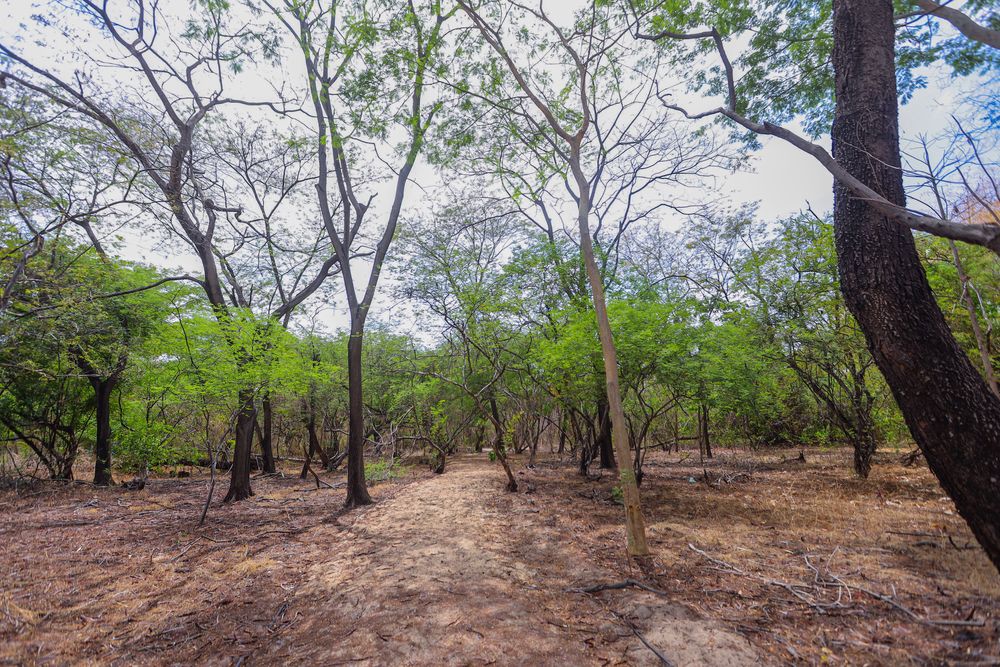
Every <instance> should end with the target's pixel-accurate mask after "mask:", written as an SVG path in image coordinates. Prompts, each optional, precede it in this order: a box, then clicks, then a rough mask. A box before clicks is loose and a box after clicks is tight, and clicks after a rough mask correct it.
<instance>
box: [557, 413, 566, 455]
mask: <svg viewBox="0 0 1000 667" xmlns="http://www.w3.org/2000/svg"><path fill="white" fill-rule="evenodd" d="M566 426H567V424H566V411H565V410H564V409H562V408H560V410H559V448H558V449H557V450H556V453H557V454H559V455H562V454H563V453H564V452H565V451H566Z"/></svg>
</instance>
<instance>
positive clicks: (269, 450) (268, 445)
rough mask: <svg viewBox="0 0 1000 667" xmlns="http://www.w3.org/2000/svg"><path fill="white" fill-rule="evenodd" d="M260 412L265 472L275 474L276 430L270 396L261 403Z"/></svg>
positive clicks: (261, 446) (266, 396)
mask: <svg viewBox="0 0 1000 667" xmlns="http://www.w3.org/2000/svg"><path fill="white" fill-rule="evenodd" d="M260 411H261V413H262V415H263V421H264V425H263V427H262V428H261V433H260V452H261V454H263V456H264V472H265V473H269V474H273V473H274V472H275V467H274V445H273V440H272V435H271V434H272V433H273V428H274V414H273V409H272V407H271V396H270V394H265V395H264V399H263V400H262V401H261V403H260Z"/></svg>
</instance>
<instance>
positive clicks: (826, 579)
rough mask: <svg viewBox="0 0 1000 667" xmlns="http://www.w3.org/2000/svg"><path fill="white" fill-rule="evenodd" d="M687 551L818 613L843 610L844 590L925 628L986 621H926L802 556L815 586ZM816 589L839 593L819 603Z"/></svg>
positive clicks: (907, 608)
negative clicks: (785, 594)
mask: <svg viewBox="0 0 1000 667" xmlns="http://www.w3.org/2000/svg"><path fill="white" fill-rule="evenodd" d="M688 548H689V549H690V550H691V551H693V552H695V553H696V554H698V555H699V556H702V557H703V558H705V559H706V560H708V561H710V562H712V563H713V564H715V565H716V566H718V567H719V568H721V569H722V570H723V571H725V572H728V573H729V574H738V575H741V576H744V577H747V578H750V579H756V580H757V581H760V582H762V583H765V584H767V585H769V586H778V587H780V588H784V589H785V590H786V591H788V592H790V593H792V594H793V595H794V596H795V597H796V598H798V599H799V600H801V601H802V602H804V603H805V604H808V605H809V606H810V607H812V608H814V609H816V610H817V611H818V612H819V613H826V610H828V609H831V608H837V607H844V606H845V605H844V604H842V603H841V597H842V593H843V592H844V591H846V592H847V594H848V596H849V597H850V595H851V592H852V591H857V592H860V593H864V594H866V595H868V596H870V597H873V598H875V599H876V600H879V601H880V602H884V603H885V604H887V605H889V606H890V607H892V608H894V609H896V610H898V611H901V612H903V613H904V614H906V615H907V616H909V617H910V618H911V619H913V620H914V621H916V622H918V623H923V624H924V625H935V626H950V627H956V626H957V627H982V626H984V625H985V624H986V622H985V621H981V620H980V621H972V620H965V621H961V620H952V619H946V618H942V619H936V618H925V617H923V616H921V615H920V614H918V613H916V612H915V611H913V610H912V609H910V608H909V607H907V606H905V605H903V604H900V603H899V602H897V601H896V600H895V599H893V598H892V597H890V596H888V595H883V594H881V593H877V592H875V591H873V590H872V589H870V588H866V587H864V586H858V585H857V584H848V583H847V582H845V581H844V580H843V579H841V578H840V577H837V576H835V575H830V574H827V575H823V574H821V573H820V571H819V569H817V568H816V567H815V566H814V565H813V564H812V563H811V562H810V560H809V557H808V556H805V557H804V558H805V562H806V565H807V566H808V567H809V569H811V570H812V571H813V573H814V583H813V584H804V583H789V582H786V581H780V580H777V579H770V578H768V577H765V576H763V575H760V574H756V573H753V572H746V571H745V570H741V569H740V568H738V567H736V566H735V565H732V564H731V563H727V562H726V561H724V560H719V559H718V558H715V557H714V556H711V555H709V554H708V553H706V552H704V551H702V550H701V549H699V548H698V547H696V546H694V545H693V544H688ZM834 553H836V550H834ZM830 558H833V554H831V556H830ZM827 569H829V562H828V563H827ZM817 587H820V588H836V589H837V591H838V595H837V600H836V601H834V602H832V603H827V602H818V601H817V600H816V596H815V594H814V593H813V594H811V593H810V589H811V590H812V591H813V592H815V589H816V588H817Z"/></svg>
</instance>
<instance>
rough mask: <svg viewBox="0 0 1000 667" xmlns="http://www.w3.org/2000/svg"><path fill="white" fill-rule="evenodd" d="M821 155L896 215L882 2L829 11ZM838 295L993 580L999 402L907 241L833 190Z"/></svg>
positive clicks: (893, 98)
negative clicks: (827, 129) (829, 147)
mask: <svg viewBox="0 0 1000 667" xmlns="http://www.w3.org/2000/svg"><path fill="white" fill-rule="evenodd" d="M833 8H834V11H833V38H834V39H833V66H834V71H835V75H836V117H835V120H834V124H833V131H832V138H833V152H834V157H835V158H836V159H837V161H838V162H839V163H840V164H841V165H843V166H844V167H845V168H846V169H847V170H848V171H849V172H850V173H851V174H852V175H854V176H855V177H857V178H859V179H861V180H862V181H863V182H864V183H865V184H867V185H868V186H870V187H872V188H873V189H875V190H876V191H878V192H879V193H880V194H881V195H883V196H884V197H886V198H887V199H889V200H890V201H892V202H895V203H897V204H899V205H902V204H903V203H904V201H905V198H904V194H903V179H902V172H901V169H900V155H899V129H898V128H899V125H898V99H897V93H896V70H895V57H894V48H895V26H894V24H893V7H892V2H891V0H834V3H833ZM834 229H835V235H836V245H837V258H838V266H839V269H840V284H841V290H842V291H843V293H844V299H845V301H846V303H847V306H848V308H850V310H851V312H852V313H853V314H854V316H855V318H857V321H858V324H859V326H860V327H861V330H862V331H863V332H864V334H865V338H866V340H867V342H868V347H869V349H870V350H871V353H872V355H873V357H874V359H875V362H876V364H877V365H878V367H879V369H880V370H881V371H882V374H883V375H884V376H885V379H886V382H887V383H888V385H889V387H890V389H891V390H892V393H893V396H895V398H896V402H897V403H898V404H899V407H900V410H901V411H902V413H903V417H904V418H905V419H906V423H907V426H909V428H910V432H911V433H912V434H913V437H914V439H915V440H916V442H917V444H918V445H919V447H920V449H921V450H922V451H923V453H924V456H925V458H926V459H927V462H928V464H929V465H930V468H931V470H933V471H934V474H935V475H936V476H937V478H938V480H939V481H940V483H941V486H942V487H943V488H944V490H945V491H946V492H947V493H948V495H949V496H951V498H952V500H954V502H955V506H956V507H957V508H958V511H959V513H960V514H961V515H962V517H963V518H964V519H965V520H966V522H967V523H968V524H969V527H970V528H971V529H972V532H973V533H974V534H975V536H976V538H977V539H978V540H979V543H980V544H981V545H982V546H983V549H984V550H985V551H986V553H987V555H988V556H989V557H990V559H991V560H992V561H993V564H994V565H995V566H997V567H998V569H1000V399H998V398H997V396H996V395H995V394H993V392H992V391H990V388H989V386H988V385H987V384H986V381H985V380H983V378H982V376H981V375H980V374H979V372H978V371H977V370H976V368H975V367H974V366H973V365H972V362H971V361H970V360H969V358H968V356H967V355H966V354H965V353H964V352H963V351H962V350H961V349H960V348H959V346H958V344H957V343H956V342H955V338H954V336H952V334H951V331H950V330H949V329H948V326H947V324H946V323H945V319H944V316H943V314H942V313H941V310H940V308H939V307H938V305H937V302H936V301H935V299H934V294H933V293H932V292H931V288H930V285H929V284H928V282H927V277H926V275H925V274H924V270H923V267H922V266H921V264H920V258H919V256H918V254H917V250H916V246H915V244H914V241H913V235H912V233H911V232H910V231H909V230H908V229H906V228H905V227H903V226H902V225H900V224H899V223H897V222H895V221H892V220H889V219H887V218H886V217H885V216H883V215H881V214H879V213H878V212H877V211H875V209H873V208H871V207H870V206H868V205H867V204H866V203H865V202H864V201H862V200H860V199H857V198H856V197H854V196H852V195H851V193H850V192H849V191H848V189H847V188H845V187H844V186H842V185H840V184H839V183H838V184H835V186H834Z"/></svg>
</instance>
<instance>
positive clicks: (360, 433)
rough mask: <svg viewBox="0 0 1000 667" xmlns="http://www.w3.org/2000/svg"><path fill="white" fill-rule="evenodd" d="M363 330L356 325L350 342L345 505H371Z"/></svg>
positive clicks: (348, 352) (348, 356)
mask: <svg viewBox="0 0 1000 667" xmlns="http://www.w3.org/2000/svg"><path fill="white" fill-rule="evenodd" d="M363 340H364V339H363V331H362V330H361V329H359V328H357V327H352V330H351V339H350V340H349V341H348V343H347V398H348V408H347V412H348V414H347V422H348V423H347V501H346V502H345V503H344V506H345V507H359V506H361V505H371V504H372V498H371V496H370V495H368V486H367V485H366V484H365V418H364V412H363V410H364V395H363V394H362V385H361V380H362V377H361V350H362V342H363Z"/></svg>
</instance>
